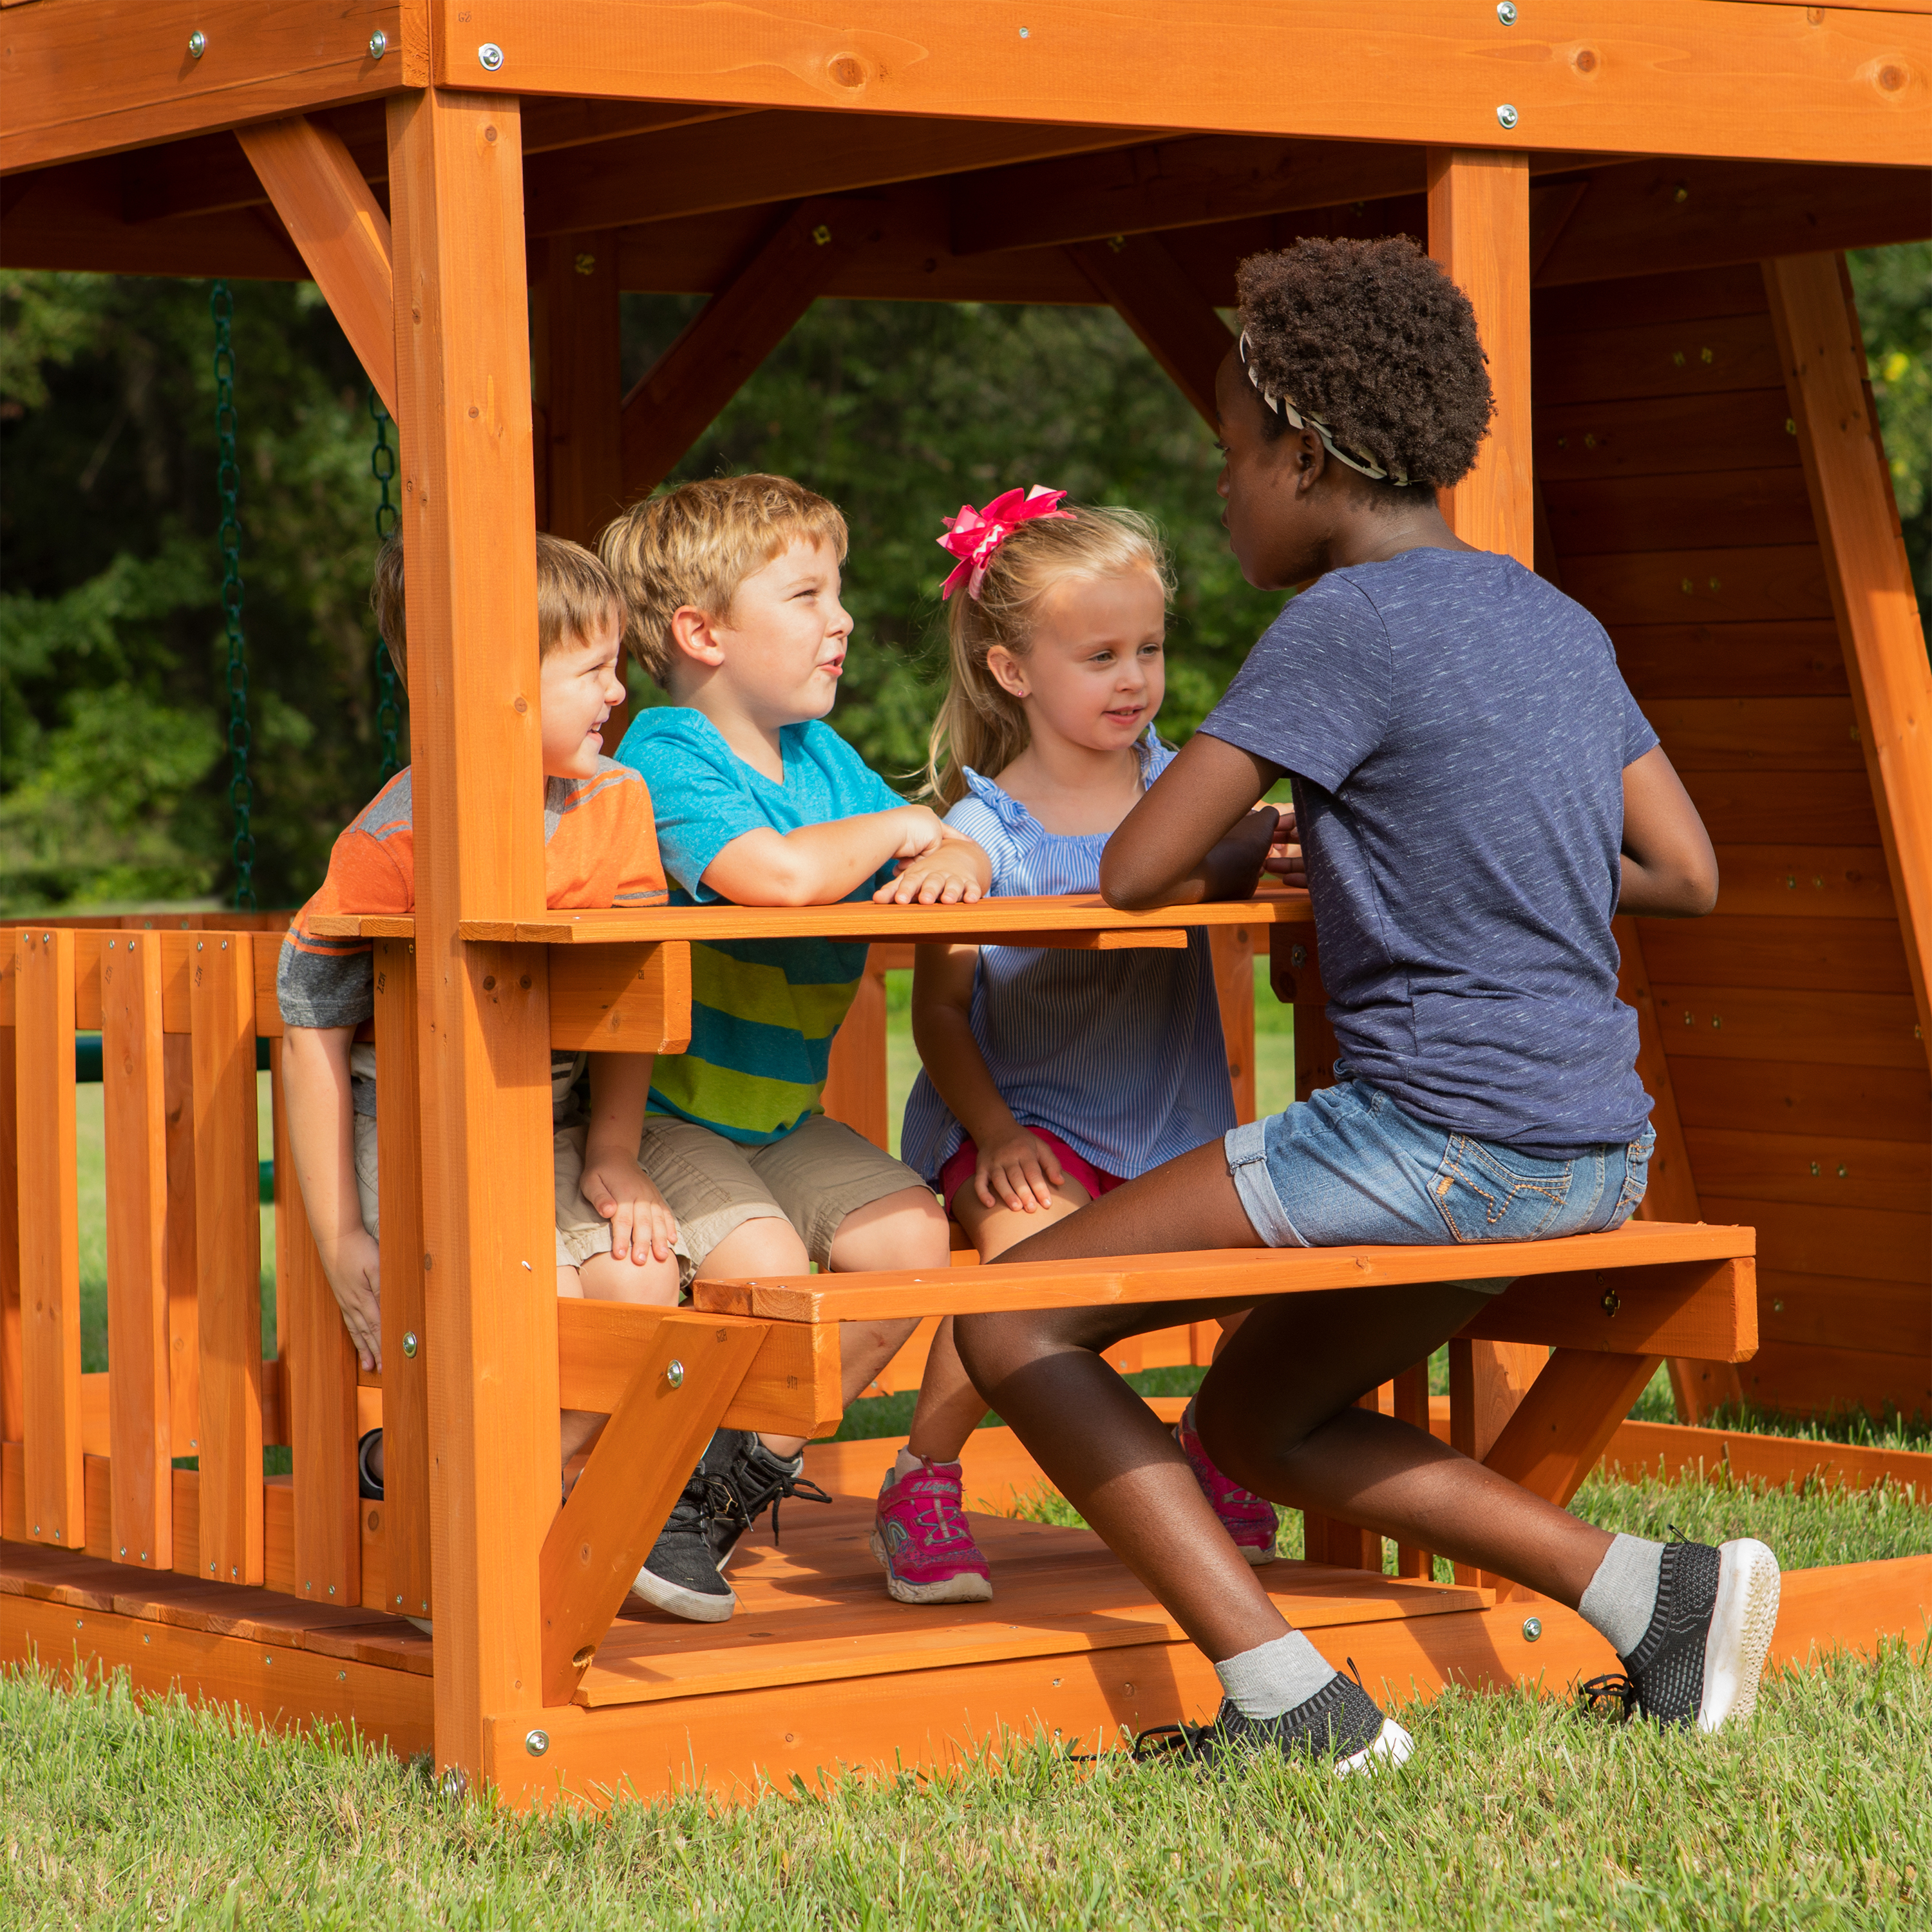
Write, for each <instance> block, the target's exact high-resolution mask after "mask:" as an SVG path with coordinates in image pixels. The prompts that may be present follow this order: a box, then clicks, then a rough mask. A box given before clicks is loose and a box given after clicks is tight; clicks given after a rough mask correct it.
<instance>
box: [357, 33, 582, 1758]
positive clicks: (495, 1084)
mask: <svg viewBox="0 0 1932 1932" xmlns="http://www.w3.org/2000/svg"><path fill="white" fill-rule="evenodd" d="M452 31H455V23H452ZM471 44H472V46H473V45H474V40H473V38H472V40H471ZM478 72H479V73H480V72H481V70H480V69H479V70H478ZM519 130H520V121H519V116H518V110H517V103H516V101H515V100H514V98H511V99H502V98H498V99H490V98H487V97H484V96H481V95H474V94H459V93H449V92H441V91H440V90H434V89H433V90H431V92H428V93H427V94H425V95H419V96H400V97H397V98H393V99H392V101H391V102H390V104H389V143H390V166H389V183H390V212H391V218H392V221H393V223H394V239H395V257H396V283H397V286H398V287H399V288H401V289H403V290H406V291H407V293H408V297H409V300H408V303H407V307H406V306H405V305H404V304H402V303H400V302H399V303H398V305H397V329H398V341H397V351H396V365H397V377H398V390H399V392H400V395H399V401H400V402H401V410H400V412H399V415H398V424H399V427H400V431H401V450H402V462H401V467H402V490H401V498H402V503H403V517H402V525H401V527H402V532H403V538H404V544H405V545H406V547H407V550H408V552H409V555H410V558H411V559H412V561H411V563H410V570H409V573H408V587H407V596H408V600H409V631H410V668H411V672H412V676H411V682H410V700H411V703H410V727H411V742H412V745H413V751H414V758H413V766H412V769H413V775H414V781H415V785H416V811H417V814H418V815H417V821H416V823H417V832H416V932H415V935H414V936H415V938H416V948H417V952H416V969H417V980H418V986H419V1009H418V1023H419V1043H420V1050H421V1053H422V1061H421V1072H422V1118H423V1148H422V1165H423V1174H424V1197H423V1248H424V1269H425V1274H426V1276H427V1277H428V1279H427V1282H426V1284H425V1286H426V1300H427V1304H428V1312H427V1315H426V1317H425V1319H426V1322H427V1324H428V1332H429V1333H430V1334H432V1335H434V1337H435V1349H434V1355H433V1357H432V1362H433V1373H432V1374H431V1378H430V1392H429V1396H430V1416H431V1429H432V1430H433V1432H434V1438H435V1441H436V1444H437V1451H436V1453H437V1457H438V1463H437V1470H438V1474H437V1490H436V1493H435V1506H434V1509H433V1511H432V1514H431V1559H432V1566H433V1568H434V1573H435V1577H436V1583H437V1595H436V1607H437V1609H436V1626H437V1672H436V1694H437V1757H438V1759H439V1760H440V1762H441V1763H445V1764H453V1765H456V1766H460V1767H462V1768H463V1769H466V1771H468V1772H469V1773H471V1774H472V1775H474V1773H475V1771H476V1769H478V1765H479V1763H480V1757H481V1738H482V1726H483V1724H484V1720H485V1719H486V1718H487V1717H488V1716H490V1715H491V1714H493V1713H495V1712H501V1711H505V1710H508V1709H515V1708H519V1707H521V1708H529V1706H532V1705H534V1703H535V1698H536V1694H537V1685H538V1658H539V1649H538V1645H539V1631H538V1601H537V1586H536V1555H537V1552H538V1549H539V1548H540V1547H541V1543H542V1540H543V1535H544V1530H545V1529H546V1528H547V1526H548V1524H549V1522H550V1518H551V1517H552V1516H553V1514H554V1513H555V1511H556V1472H557V1467H558V1453H557V1451H558V1439H557V1400H556V1293H555V1286H556V1278H555V1274H554V1272H553V1255H554V1252H555V1246H556V1243H555V1235H554V1223H555V1220H556V1209H555V1205H554V1203H553V1199H552V1193H553V1190H552V1187H551V1184H550V1161H549V1159H548V1157H547V1154H546V1153H545V1152H544V1150H545V1149H546V1148H547V1146H548V1144H549V1141H550V1082H549V1043H548V1031H549V1029H548V1025H547V1017H546V1013H545V1005H544V1002H545V998H546V992H547V989H546V986H545V984H544V980H545V966H544V959H543V956H541V954H540V953H537V952H535V951H534V950H531V949H527V948H522V947H514V946H470V945H467V944H465V943H464V942H463V941H462V940H460V938H458V922H460V921H461V920H463V919H505V920H509V921H513V922H514V920H516V919H520V918H529V917H532V916H538V915H540V914H541V910H542V908H543V904H544V869H543V842H542V835H543V821H542V818H541V814H540V812H539V811H538V801H539V800H540V799H541V796H542V792H543V778H542V765H541V743H540V739H539V737H538V718H537V711H536V705H535V698H536V695H537V686H538V667H537V652H536V585H535V528H534V526H535V504H534V499H533V495H532V490H533V484H532V472H531V440H532V431H531V422H530V412H529V330H528V328H527V326H526V318H525V296H524V291H525V290H526V287H527V286H528V275H527V271H526V265H525V263H524V260H523V183H522V168H521V155H520V140H519ZM518 801H526V803H519V804H517V805H516V808H514V809H511V808H508V805H510V804H511V803H512V802H518ZM486 982H487V984H486ZM391 1594H392V1595H393V1594H394V1593H393V1592H392V1593H391Z"/></svg>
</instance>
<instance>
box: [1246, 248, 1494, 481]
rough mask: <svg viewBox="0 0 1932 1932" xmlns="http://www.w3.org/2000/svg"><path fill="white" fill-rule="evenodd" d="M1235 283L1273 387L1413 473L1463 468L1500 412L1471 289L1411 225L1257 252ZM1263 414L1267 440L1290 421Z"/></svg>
mask: <svg viewBox="0 0 1932 1932" xmlns="http://www.w3.org/2000/svg"><path fill="white" fill-rule="evenodd" d="M1235 287H1236V289H1237V290H1238V293H1239V296H1240V301H1241V323H1242V326H1244V328H1245V329H1247V332H1248V353H1249V356H1250V362H1251V364H1252V366H1253V369H1254V372H1255V374H1256V375H1257V376H1259V377H1260V379H1261V380H1262V382H1263V383H1265V384H1266V385H1267V386H1268V388H1269V389H1271V391H1272V392H1274V394H1275V395H1278V396H1282V397H1285V398H1286V399H1287V400H1288V401H1290V402H1292V403H1293V404H1295V407H1297V409H1298V410H1302V411H1304V412H1305V413H1307V414H1309V415H1311V416H1319V417H1320V419H1322V422H1325V423H1326V424H1327V425H1328V429H1329V433H1330V434H1331V435H1332V436H1333V437H1334V439H1335V440H1336V442H1337V443H1339V444H1340V446H1341V447H1342V448H1343V449H1346V450H1350V451H1359V452H1366V453H1367V455H1370V456H1373V458H1375V459H1376V461H1377V462H1378V463H1380V464H1381V466H1382V467H1383V468H1384V469H1387V470H1388V471H1390V472H1392V473H1394V474H1398V475H1406V477H1407V478H1409V481H1410V483H1411V484H1426V485H1427V486H1428V487H1430V488H1432V489H1439V488H1445V487H1448V485H1449V484H1452V483H1454V482H1456V481H1457V480H1458V479H1459V478H1462V477H1463V476H1466V475H1468V474H1469V470H1470V469H1471V467H1472V466H1473V464H1474V463H1475V460H1476V449H1477V446H1478V444H1479V443H1481V441H1482V440H1483V438H1484V437H1485V436H1486V435H1487V434H1488V433H1489V427H1490V417H1491V416H1492V415H1493V414H1494V413H1495V411H1496V401H1495V398H1493V396H1492V395H1491V394H1490V375H1489V371H1488V369H1487V368H1486V367H1485V366H1484V365H1485V364H1486V362H1487V357H1486V356H1484V353H1483V345H1482V343H1481V341H1480V339H1479V338H1478V336H1477V334H1476V315H1475V310H1474V309H1473V308H1471V306H1470V305H1469V297H1468V296H1466V295H1465V294H1464V293H1463V291H1462V290H1460V289H1459V288H1458V287H1457V286H1456V284H1454V282H1452V281H1451V280H1450V279H1449V278H1448V276H1447V275H1445V274H1444V273H1443V272H1442V269H1439V267H1438V266H1436V263H1433V262H1432V261H1431V260H1430V259H1429V257H1427V255H1425V254H1424V253H1423V252H1422V251H1421V249H1420V248H1418V247H1417V246H1416V245H1415V243H1414V242H1412V241H1411V240H1410V239H1409V237H1408V236H1406V235H1396V236H1389V237H1388V239H1385V240H1383V241H1379V242H1330V241H1324V240H1319V239H1309V240H1307V241H1302V242H1296V243H1295V245H1294V247H1293V248H1285V249H1283V251H1281V252H1280V254H1272V255H1250V257H1248V258H1247V260H1246V261H1245V262H1244V263H1242V264H1241V267H1240V268H1239V269H1238V270H1237V271H1236V274H1235ZM1265 415H1266V416H1267V419H1268V437H1269V438H1270V440H1273V439H1274V438H1275V437H1278V436H1280V435H1281V434H1283V431H1285V430H1286V428H1287V427H1288V425H1287V423H1286V419H1283V417H1281V416H1277V415H1276V414H1275V413H1274V411H1272V410H1267V411H1265ZM1384 487H1387V486H1384Z"/></svg>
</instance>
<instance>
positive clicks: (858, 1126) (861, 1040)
mask: <svg viewBox="0 0 1932 1932" xmlns="http://www.w3.org/2000/svg"><path fill="white" fill-rule="evenodd" d="M824 1107H825V1111H826V1113H828V1114H829V1115H831V1117H832V1119H833V1120H835V1121H844V1124H846V1126H847V1127H850V1129H851V1130H852V1131H853V1133H855V1134H863V1135H864V1136H865V1138H866V1139H868V1141H870V1142H871V1143H872V1145H874V1147H875V1148H880V1149H881V1150H882V1151H883V1149H885V1148H888V1147H889V1146H890V1145H891V1135H892V1120H891V1109H890V1108H889V1106H888V1105H887V1103H886V974H885V969H884V968H883V967H880V968H878V969H877V971H874V968H873V967H872V965H871V958H870V956H868V958H867V960H866V965H865V971H864V972H862V974H859V991H858V993H857V995H856V997H855V998H853V1001H852V1005H851V1009H850V1011H849V1012H848V1013H847V1014H846V1016H845V1018H844V1022H843V1023H842V1024H841V1026H840V1027H839V1029H838V1032H837V1033H836V1034H835V1035H834V1036H833V1037H832V1055H831V1060H830V1063H829V1065H828V1066H827V1067H826V1070H825V1096H824Z"/></svg>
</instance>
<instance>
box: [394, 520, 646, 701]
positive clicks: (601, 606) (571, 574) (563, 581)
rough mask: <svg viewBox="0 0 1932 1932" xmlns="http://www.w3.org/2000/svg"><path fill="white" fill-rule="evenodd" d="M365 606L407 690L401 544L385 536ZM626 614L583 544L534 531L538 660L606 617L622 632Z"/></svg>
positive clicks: (621, 596) (586, 633) (614, 586)
mask: <svg viewBox="0 0 1932 1932" xmlns="http://www.w3.org/2000/svg"><path fill="white" fill-rule="evenodd" d="M369 607H370V608H371V610H374V612H375V613H376V628H377V630H378V631H380V632H381V633H382V637H383V643H386V644H387V645H388V646H389V661H390V662H391V663H392V664H394V665H395V667H396V675H397V676H398V677H399V678H401V679H402V680H403V683H404V687H405V688H407V685H408V684H409V681H410V673H409V664H408V658H407V650H406V648H405V644H404V638H405V637H406V634H407V623H406V621H405V618H404V610H403V540H402V538H401V535H392V536H390V537H387V538H385V539H384V540H383V547H382V548H381V549H380V550H378V551H377V553H376V576H375V581H374V583H371V585H370V586H369ZM628 616H629V612H628V607H627V606H626V605H625V601H624V593H623V592H622V591H621V590H619V589H618V588H617V583H616V579H615V578H614V577H612V575H611V574H610V571H607V569H605V568H604V565H602V564H601V563H600V562H598V560H597V559H596V558H595V557H594V556H592V555H591V553H589V551H588V550H586V549H585V548H584V547H583V545H582V544H577V543H572V542H571V541H570V539H569V538H568V537H553V536H552V535H550V533H549V532H547V531H546V530H539V531H538V532H537V656H538V659H539V660H540V661H541V659H542V658H547V657H548V656H549V655H550V652H552V651H553V650H555V649H556V648H557V646H559V644H561V643H565V642H566V641H567V640H568V639H570V638H572V637H589V635H590V634H591V632H592V631H594V630H595V628H597V626H598V625H599V624H601V623H602V622H605V621H606V620H607V619H610V618H613V617H614V618H615V619H616V620H617V624H618V627H619V629H622V628H623V627H624V625H625V622H627V621H628Z"/></svg>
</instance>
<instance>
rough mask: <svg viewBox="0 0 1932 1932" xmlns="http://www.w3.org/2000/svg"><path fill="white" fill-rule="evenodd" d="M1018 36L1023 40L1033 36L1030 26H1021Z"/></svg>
mask: <svg viewBox="0 0 1932 1932" xmlns="http://www.w3.org/2000/svg"><path fill="white" fill-rule="evenodd" d="M1020 38H1021V39H1022V40H1031V39H1032V38H1033V29H1032V28H1031V27H1022V28H1021V29H1020Z"/></svg>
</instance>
